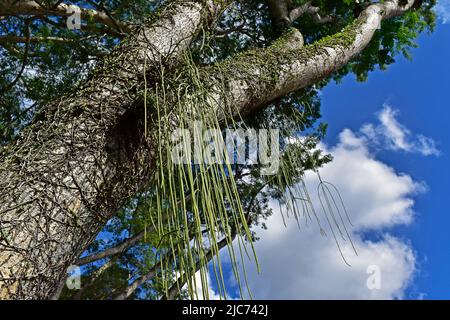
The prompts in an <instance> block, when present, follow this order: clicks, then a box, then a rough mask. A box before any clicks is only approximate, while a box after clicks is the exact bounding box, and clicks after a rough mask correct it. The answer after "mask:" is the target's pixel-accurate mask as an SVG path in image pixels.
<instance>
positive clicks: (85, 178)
mask: <svg viewBox="0 0 450 320" xmlns="http://www.w3.org/2000/svg"><path fill="white" fill-rule="evenodd" d="M434 3H435V1H432V0H429V1H412V0H409V1H393V0H391V1H380V2H372V1H358V2H357V1H351V0H347V1H181V0H180V1H178V0H173V1H115V0H114V1H101V2H100V1H70V2H69V1H68V2H63V1H12V0H6V1H0V28H1V35H0V55H1V57H2V59H1V60H0V64H1V66H2V68H1V69H0V70H1V71H0V104H1V109H0V132H1V133H2V134H1V137H0V139H1V140H0V143H1V144H2V145H3V147H2V149H1V151H0V194H1V196H0V230H1V234H0V297H1V298H50V297H54V298H56V297H59V296H60V294H61V291H62V289H63V285H62V284H64V280H65V271H66V269H67V267H68V266H69V265H71V264H79V265H84V266H85V267H83V283H85V285H84V286H83V289H82V290H81V291H79V292H75V293H73V292H67V291H66V292H62V297H65V298H118V299H124V298H176V297H180V293H179V292H180V288H181V287H183V286H184V285H185V284H187V291H188V293H189V294H190V295H191V296H192V295H194V294H195V289H194V288H195V283H194V280H195V278H194V275H195V274H196V273H197V272H199V274H200V278H201V279H202V281H201V282H202V284H203V285H204V287H205V284H206V281H205V279H206V272H207V264H208V262H209V261H211V260H212V261H213V262H214V263H213V267H212V269H213V274H214V276H215V277H216V279H217V280H218V285H219V291H220V292H221V293H222V294H225V288H224V287H223V285H224V283H223V280H221V267H220V261H219V260H218V259H217V258H216V259H214V258H213V257H214V256H217V253H218V252H219V250H220V249H222V248H224V247H228V250H229V252H230V257H231V261H233V262H235V261H236V258H235V255H236V254H240V253H236V252H234V251H233V250H234V249H233V246H231V242H232V241H233V240H234V239H236V242H238V243H239V248H241V250H243V251H245V250H246V249H245V248H244V247H245V243H246V242H247V243H250V247H251V242H252V241H254V240H255V239H256V235H255V234H253V233H252V232H251V230H250V229H249V226H253V225H255V224H258V223H261V222H262V219H264V218H265V217H267V216H268V215H270V213H271V211H270V208H269V207H268V201H269V199H272V198H274V199H278V200H279V201H280V202H281V204H282V205H283V206H285V207H286V208H287V209H289V211H290V212H292V213H293V214H294V216H295V217H296V218H297V219H300V218H301V217H302V216H303V215H304V216H305V217H306V219H311V220H316V221H317V222H319V225H320V230H321V231H322V232H325V231H327V232H328V233H330V234H332V235H333V236H334V235H335V234H337V233H341V234H342V235H343V236H344V237H346V235H345V226H344V221H343V219H339V216H340V218H342V216H343V210H341V211H340V210H339V206H338V205H336V206H335V207H331V208H330V207H328V208H327V206H324V208H323V209H326V210H324V214H323V216H322V218H321V219H324V223H325V225H324V227H323V224H321V222H320V221H321V219H319V216H318V213H316V212H317V211H316V210H315V209H314V208H313V207H311V202H310V200H309V195H308V192H307V190H306V189H305V187H304V184H302V177H303V174H304V172H305V171H306V170H317V169H318V168H319V167H320V166H322V165H323V164H324V163H326V162H327V161H329V160H330V158H329V156H327V155H322V154H321V153H320V152H319V151H317V150H316V146H317V143H318V141H319V140H320V139H321V137H322V136H323V134H324V133H325V129H326V126H325V125H323V124H318V123H317V120H318V119H319V118H320V99H319V96H318V92H319V90H320V89H321V88H322V87H324V86H325V85H326V84H327V83H328V82H329V81H331V80H335V81H339V80H340V79H341V78H342V77H343V76H345V75H347V74H348V73H354V74H355V75H356V77H357V79H358V80H361V81H363V80H365V79H366V78H367V76H368V73H369V72H370V71H372V70H374V69H375V68H381V69H384V68H386V67H387V66H388V65H389V64H391V63H393V62H395V56H396V55H397V54H403V55H405V56H407V57H409V49H410V48H411V47H414V46H415V43H414V39H415V38H416V37H417V35H418V34H419V33H421V32H423V31H426V30H429V31H431V30H432V28H433V26H434V14H433V11H432V7H433V5H434ZM69 5H72V6H77V8H78V10H79V12H80V13H81V18H82V22H83V23H82V26H81V28H80V29H77V30H69V29H68V28H67V24H66V21H67V18H68V17H69V15H70V13H68V11H67V9H68V6H69ZM72 8H73V7H72ZM196 120H201V121H203V122H204V123H206V124H207V125H208V127H209V128H217V129H221V130H225V129H226V128H245V129H247V128H271V127H276V128H278V129H280V132H281V135H280V142H281V145H282V161H281V168H280V170H279V172H278V174H277V175H275V176H264V175H261V169H262V168H261V166H250V165H249V164H247V165H242V166H237V165H235V166H231V165H228V166H224V165H197V166H193V165H190V164H189V165H185V166H171V165H167V161H168V159H170V154H169V153H170V150H172V147H173V143H172V142H171V141H169V140H170V139H168V138H169V137H170V134H171V132H173V130H174V129H175V128H188V127H189V126H190V124H191V123H193V122H194V121H196ZM321 186H322V189H321V190H322V192H323V193H322V196H323V197H324V199H328V197H329V196H331V195H332V191H333V190H332V188H331V187H330V186H329V185H327V183H326V182H324V181H322V182H321ZM330 201H331V200H330ZM341 209H345V208H341ZM315 217H317V218H315ZM327 222H328V224H327ZM324 228H326V229H327V230H325V229H324ZM94 239H96V240H94ZM106 239H108V240H109V241H108V242H106V241H105V240H106ZM337 244H338V246H339V243H338V242H337ZM241 253H242V252H241ZM236 268H237V265H236V264H235V263H233V271H234V272H235V275H236V277H238V278H239V274H240V273H239V271H238V270H236ZM238 280H240V281H239V282H241V280H242V279H238ZM204 291H205V294H206V293H207V292H206V289H205V290H204ZM183 294H186V293H181V296H183Z"/></svg>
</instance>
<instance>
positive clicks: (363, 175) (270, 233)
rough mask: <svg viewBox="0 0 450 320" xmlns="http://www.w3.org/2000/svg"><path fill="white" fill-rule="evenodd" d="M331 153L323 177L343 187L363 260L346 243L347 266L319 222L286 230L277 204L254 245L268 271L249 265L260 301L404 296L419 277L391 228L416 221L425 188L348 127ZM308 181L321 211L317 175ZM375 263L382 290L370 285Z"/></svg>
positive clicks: (293, 224)
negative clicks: (419, 198) (368, 234)
mask: <svg viewBox="0 0 450 320" xmlns="http://www.w3.org/2000/svg"><path fill="white" fill-rule="evenodd" d="M322 147H324V146H322ZM327 151H329V152H330V153H332V154H333V156H334V160H333V162H331V163H330V164H328V165H326V166H325V167H324V168H323V170H322V171H321V176H322V178H323V179H325V180H327V181H331V182H332V183H333V184H334V185H336V187H337V188H338V189H339V191H340V193H341V194H342V195H343V197H344V201H345V203H346V207H347V209H348V211H349V214H350V216H351V220H352V223H353V225H354V227H352V228H351V229H350V230H351V238H352V240H353V242H354V244H355V247H356V249H357V252H358V256H356V255H355V254H354V252H353V251H352V250H351V246H350V243H348V241H347V242H346V243H344V242H343V241H342V240H341V241H340V242H341V244H343V245H342V248H343V252H344V255H345V257H346V259H347V261H348V262H349V263H350V264H351V267H349V266H347V265H346V264H345V263H344V262H343V260H342V258H341V256H340V253H339V251H338V249H337V247H336V244H335V242H334V240H333V237H331V236H330V235H328V236H327V237H323V236H321V235H320V233H319V230H318V227H317V226H316V225H315V224H314V223H310V224H309V226H308V227H302V228H301V229H300V230H299V229H298V227H297V224H296V222H295V221H294V220H293V219H292V218H291V219H290V220H288V221H287V227H285V226H284V225H283V222H282V217H281V215H280V213H279V210H278V204H274V205H273V209H274V214H273V215H272V216H271V217H270V218H269V221H267V225H268V230H258V235H259V236H260V237H261V240H260V241H258V242H256V244H255V248H256V252H257V255H258V260H259V264H260V266H261V274H259V275H258V274H257V271H256V267H255V266H254V264H253V263H249V262H248V261H247V262H246V265H247V267H248V268H249V270H248V280H249V284H250V288H251V290H252V292H253V294H254V298H256V299H395V298H402V297H403V296H404V292H405V288H407V286H408V284H409V283H410V282H411V281H412V278H413V276H414V274H415V271H416V259H415V255H414V252H413V249H412V248H411V246H410V244H409V243H407V242H405V241H403V240H401V239H398V238H396V237H394V236H392V235H389V233H388V228H390V227H393V226H397V225H406V224H409V223H410V222H411V221H412V220H413V216H414V214H413V205H414V200H413V196H414V195H415V194H417V192H421V191H423V186H422V185H421V184H419V183H416V182H415V181H414V180H413V179H412V178H411V177H410V176H408V175H405V174H400V173H397V172H395V170H394V169H393V168H391V167H389V166H387V165H386V164H384V163H382V162H380V161H378V160H377V159H375V158H373V156H372V155H371V154H370V152H369V151H368V148H367V139H366V138H364V137H359V136H357V135H356V134H355V133H353V132H352V131H350V130H344V131H343V132H342V133H341V135H340V142H339V143H338V144H337V145H336V146H335V147H333V148H331V149H328V150H327ZM306 183H307V186H308V189H309V191H310V194H311V196H312V197H313V202H314V203H315V207H316V209H318V208H319V207H320V204H319V205H318V201H317V196H314V194H315V193H316V192H317V191H316V190H317V184H318V181H317V176H315V175H312V174H311V175H308V176H307V179H306ZM318 213H319V215H320V217H321V219H322V220H323V217H324V216H323V213H322V212H320V210H318ZM322 225H324V224H322ZM302 226H304V223H303V224H302ZM367 231H370V232H371V233H372V234H377V235H378V236H377V237H372V240H367V239H365V236H364V234H365V233H366V232H367ZM328 233H329V232H328ZM374 238H375V239H377V240H373V239H374ZM245 259H246V260H247V258H245ZM372 265H375V266H378V267H379V269H380V272H381V283H380V289H379V290H369V289H368V287H367V279H368V277H369V276H370V274H367V268H368V267H369V266H372Z"/></svg>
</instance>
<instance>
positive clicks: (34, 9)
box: [0, 0, 131, 31]
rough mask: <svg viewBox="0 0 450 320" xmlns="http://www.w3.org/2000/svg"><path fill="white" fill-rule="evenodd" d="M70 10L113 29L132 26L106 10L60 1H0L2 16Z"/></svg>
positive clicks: (55, 13)
mask: <svg viewBox="0 0 450 320" xmlns="http://www.w3.org/2000/svg"><path fill="white" fill-rule="evenodd" d="M70 10H77V12H80V15H81V18H83V19H92V20H93V21H95V22H99V23H102V24H104V25H106V26H108V27H110V28H112V29H118V30H119V31H129V30H130V28H131V27H130V26H129V25H128V24H126V23H122V22H120V21H116V20H114V19H113V18H112V17H111V16H109V15H108V14H107V13H106V12H99V11H97V10H94V9H85V8H80V7H78V6H76V5H68V4H65V3H60V4H58V5H57V6H53V7H49V6H48V7H46V6H45V5H41V4H39V3H37V2H36V1H17V0H1V1H0V16H11V15H39V16H46V15H53V16H61V17H68V16H70V15H71V14H72V11H70Z"/></svg>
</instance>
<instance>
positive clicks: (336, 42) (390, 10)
mask: <svg viewBox="0 0 450 320" xmlns="http://www.w3.org/2000/svg"><path fill="white" fill-rule="evenodd" d="M402 3H403V2H402V1H401V0H400V1H399V0H390V1H385V2H383V3H377V4H372V5H370V6H368V7H367V8H366V9H365V10H364V11H363V12H362V13H361V15H360V17H359V18H358V19H356V20H355V21H354V22H353V23H352V24H351V25H349V26H347V27H346V28H344V29H343V30H342V31H341V32H340V33H338V34H335V35H333V36H330V37H327V38H326V39H323V40H319V41H318V42H316V43H313V44H311V45H308V46H304V47H300V48H298V47H297V46H294V47H292V43H291V42H290V41H286V40H285V39H284V38H281V39H280V40H278V41H277V42H276V43H275V44H274V45H272V46H271V47H269V48H267V49H264V50H251V51H249V52H247V53H243V54H240V55H238V56H236V57H234V58H231V59H228V60H226V61H224V62H223V63H220V64H219V65H217V66H213V67H209V68H207V69H205V70H204V71H203V72H204V73H203V74H202V78H203V79H205V85H206V86H209V88H210V92H209V95H210V97H209V98H208V101H210V102H211V105H212V107H211V110H210V111H211V112H214V113H216V114H218V115H219V117H223V118H229V117H230V116H231V117H233V116H234V117H236V116H237V115H241V116H245V115H248V114H249V113H251V112H253V111H254V110H256V109H258V108H261V107H263V106H265V105H267V104H268V103H270V102H271V101H274V100H275V99H277V98H280V97H283V96H285V95H286V94H288V93H290V92H293V91H296V90H299V89H301V88H305V87H307V86H310V85H313V84H314V83H317V82H318V81H320V80H322V79H324V78H326V77H328V76H330V75H331V74H332V73H333V72H335V71H337V70H339V69H340V68H342V67H343V66H345V65H346V64H347V63H348V62H349V61H350V60H352V59H353V58H355V57H356V56H357V55H359V54H360V53H361V52H362V51H363V49H364V48H365V47H366V46H367V45H368V44H369V42H370V41H371V39H372V37H373V35H374V33H375V31H376V30H377V29H378V28H379V27H380V25H381V21H382V20H383V19H390V18H393V17H396V16H398V15H401V14H403V13H405V12H406V11H408V10H409V9H410V8H411V7H412V5H413V3H414V0H409V1H405V4H402ZM291 33H299V32H298V31H296V30H294V29H291ZM285 37H286V36H285ZM224 85H225V87H226V88H228V90H227V93H226V96H225V95H223V94H221V91H222V90H221V88H222V87H223V86H224ZM230 109H231V110H233V111H232V112H233V113H234V114H233V115H230V114H229V110H230Z"/></svg>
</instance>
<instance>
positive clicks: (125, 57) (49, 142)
mask: <svg viewBox="0 0 450 320" xmlns="http://www.w3.org/2000/svg"><path fill="white" fill-rule="evenodd" d="M229 2H230V1H213V0H211V1H202V2H200V1H194V0H192V1H186V0H174V1H171V2H169V3H168V5H167V6H166V7H164V8H162V9H161V12H160V14H159V15H158V16H159V20H158V21H156V22H154V23H152V24H150V25H145V26H142V27H140V28H139V29H137V30H136V31H133V33H132V35H130V37H129V38H127V39H126V40H125V41H124V42H122V43H121V44H120V45H119V46H118V48H116V50H114V52H112V53H111V55H109V56H108V57H106V58H105V59H104V61H102V63H100V64H99V65H98V67H97V68H96V70H95V71H94V72H93V73H92V74H91V76H90V77H89V79H88V80H87V81H86V82H84V83H83V84H82V85H80V86H79V87H78V90H77V91H74V92H72V93H69V94H67V95H65V96H63V97H61V98H60V99H58V100H57V101H54V102H52V103H49V104H48V105H47V106H46V107H45V108H43V109H41V110H40V112H39V114H38V116H37V118H36V119H35V120H34V122H33V125H32V126H31V127H29V128H27V129H25V130H24V131H22V132H21V134H20V136H19V137H18V138H17V139H16V140H15V141H14V142H13V143H11V144H10V145H8V146H6V147H5V148H3V149H2V150H1V152H0V165H1V169H0V226H1V228H0V230H1V231H2V233H1V234H0V299H25V298H26V299H31V298H34V299H39V298H40V299H43V298H48V297H50V296H51V295H52V293H54V292H55V290H56V289H57V286H58V283H59V281H60V279H61V278H62V277H63V276H64V274H65V272H66V270H67V268H68V266H69V265H71V264H73V262H75V261H76V260H77V258H78V257H79V256H80V255H81V253H82V252H83V251H84V250H85V249H86V247H87V246H88V245H89V243H90V242H91V241H92V240H93V239H94V238H95V236H96V235H97V233H98V232H99V231H100V229H101V228H102V227H103V226H104V224H105V223H106V221H107V220H108V219H109V218H110V217H111V216H112V215H113V214H114V213H115V212H117V210H119V208H121V207H122V206H123V205H125V204H126V203H127V201H129V199H130V197H132V196H133V195H134V194H136V192H139V191H140V190H142V188H144V187H145V186H146V185H147V183H148V181H149V179H150V175H151V169H152V168H153V166H154V159H153V158H152V157H153V156H154V153H153V152H152V151H151V150H149V149H151V146H152V145H153V143H152V141H148V140H143V136H144V135H143V134H142V132H141V131H140V130H141V129H140V128H141V127H140V125H139V121H140V114H139V113H138V111H136V110H135V109H134V108H135V107H136V105H135V101H136V100H137V97H139V96H140V93H139V92H138V88H139V87H141V81H142V79H143V77H144V71H146V72H148V73H153V74H159V73H158V72H159V70H161V68H162V67H164V68H166V69H171V68H173V67H174V66H175V65H176V64H178V63H179V62H180V61H181V59H182V53H183V52H184V51H185V50H186V48H188V47H189V46H190V44H191V42H192V39H193V38H194V37H195V36H196V35H197V33H198V32H199V30H200V28H201V27H202V26H203V24H205V23H208V22H211V21H212V20H214V19H215V18H216V17H217V16H218V15H219V14H220V13H221V12H222V11H223V10H224V8H226V7H227V6H228V4H229ZM22 3H24V2H21V4H22ZM3 4H4V3H3ZM1 8H2V10H4V7H3V6H2V7H1ZM39 10H41V9H39ZM3 12H5V10H4V11H3ZM12 13H14V12H12ZM15 13H17V12H15ZM145 61H146V65H147V68H144V65H145V63H144V62H145ZM24 146H26V150H25V149H24Z"/></svg>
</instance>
